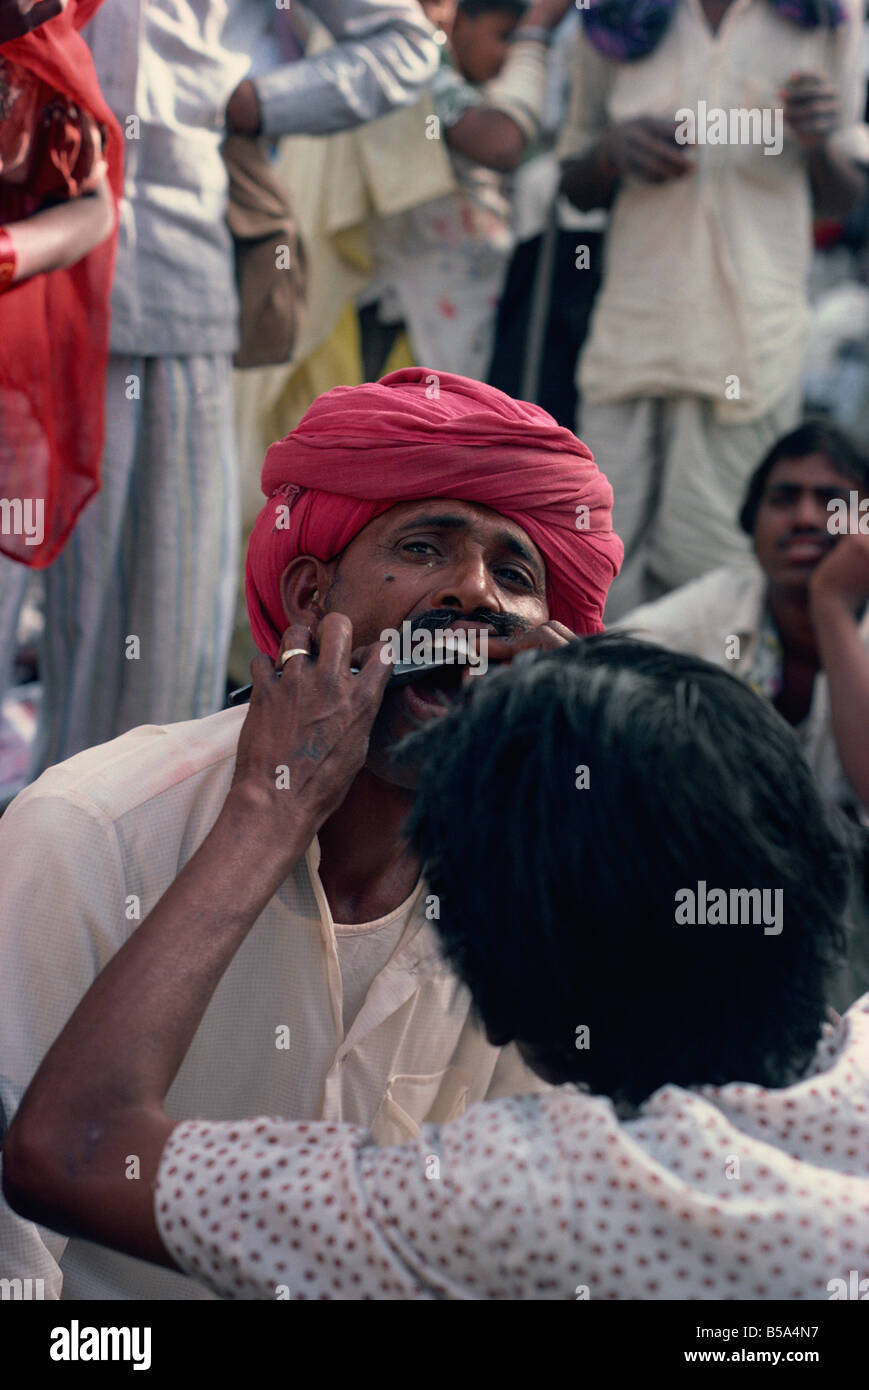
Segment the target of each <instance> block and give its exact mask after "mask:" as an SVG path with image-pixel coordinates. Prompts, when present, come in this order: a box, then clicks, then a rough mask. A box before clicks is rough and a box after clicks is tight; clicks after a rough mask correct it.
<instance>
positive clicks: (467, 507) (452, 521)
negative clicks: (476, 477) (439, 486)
mask: <svg viewBox="0 0 869 1390" xmlns="http://www.w3.org/2000/svg"><path fill="white" fill-rule="evenodd" d="M378 521H379V522H381V523H382V524H383V526H384V528H385V529H389V528H395V529H400V528H402V527H403V526H405V525H409V524H411V523H412V522H414V521H420V522H422V523H424V524H427V525H428V526H431V527H436V526H442V527H443V529H444V530H459V529H463V528H464V527H465V526H469V527H471V528H474V529H480V530H481V531H486V532H491V533H492V534H493V536H494V535H495V534H496V533H497V532H501V533H511V534H512V535H514V536H515V538H516V539H517V540H520V541H522V542H523V543H524V544H525V545H526V546H528V548H529V549H530V550H532V551H533V552H534V554H535V555H536V556H537V557H538V559H539V560H540V563H541V564H544V560H543V556H542V555H541V554H540V551H539V550H538V549H537V546H536V545H535V544H534V542H533V541H532V539H531V537H530V536H529V535H528V532H527V531H526V530H525V529H524V527H522V526H520V525H519V523H518V521H514V520H513V518H512V517H509V516H504V514H503V513H502V512H498V511H495V509H494V508H492V507H486V506H484V505H483V504H482V503H481V502H466V501H465V500H464V498H459V497H427V498H419V499H418V500H416V501H413V502H397V503H396V504H395V506H394V507H390V509H389V511H388V512H384V513H383V515H382V516H380V517H378ZM456 523H459V524H458V525H457V524H456Z"/></svg>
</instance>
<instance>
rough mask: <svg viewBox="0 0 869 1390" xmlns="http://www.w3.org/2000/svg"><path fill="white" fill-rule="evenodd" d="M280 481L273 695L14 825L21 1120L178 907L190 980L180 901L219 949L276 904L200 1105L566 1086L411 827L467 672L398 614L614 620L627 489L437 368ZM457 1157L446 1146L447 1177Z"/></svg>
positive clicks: (530, 630) (140, 1286)
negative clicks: (408, 656) (620, 493)
mask: <svg viewBox="0 0 869 1390" xmlns="http://www.w3.org/2000/svg"><path fill="white" fill-rule="evenodd" d="M263 485H264V490H265V491H266V493H267V496H268V501H267V503H266V506H265V508H264V509H263V512H262V514H261V516H260V518H259V520H258V522H257V524H256V527H255V529H254V532H253V535H252V538H251V542H250V549H249V553H248V562H247V563H248V568H247V585H248V604H249V610H250V616H251V626H252V628H253V632H254V636H255V638H256V641H257V644H258V645H259V647H260V650H261V652H262V655H260V656H257V657H255V658H254V661H253V663H252V667H251V669H252V673H253V678H254V683H253V694H252V697H251V702H250V706H249V708H247V709H244V708H231V709H227V710H223V711H221V712H220V713H218V714H214V715H210V716H208V717H206V718H204V719H197V720H193V721H191V722H190V723H186V724H175V725H168V726H165V727H159V728H158V727H153V726H148V727H145V728H141V729H134V730H132V731H131V732H130V733H127V734H124V735H123V736H122V737H121V738H119V739H115V740H114V741H113V742H112V743H109V744H104V745H102V746H101V747H98V748H94V749H89V750H87V751H86V752H84V753H80V754H78V755H77V756H76V757H74V758H71V759H69V760H68V761H67V762H66V763H63V764H60V765H59V766H58V767H55V768H51V769H49V771H47V772H46V773H44V774H43V776H42V777H41V778H40V779H39V780H38V781H37V782H36V783H34V785H33V786H32V787H30V788H28V789H27V790H26V791H24V792H23V793H22V794H21V795H20V796H19V797H18V798H17V799H16V800H15V802H14V803H13V804H12V806H11V808H10V809H9V811H8V812H7V814H6V815H5V816H4V817H3V820H2V823H0V881H2V882H3V884H4V892H3V900H2V905H0V980H2V981H4V982H8V984H4V985H3V986H0V989H2V990H3V991H4V993H2V994H0V1058H3V1059H4V1062H3V1064H2V1071H3V1072H4V1073H5V1075H0V1104H2V1107H3V1108H4V1109H5V1111H6V1113H7V1116H9V1117H10V1118H11V1115H12V1113H13V1111H14V1109H15V1107H16V1106H17V1103H18V1101H19V1100H20V1098H21V1095H22V1094H23V1091H24V1089H25V1088H26V1086H27V1085H28V1083H29V1081H30V1078H31V1076H32V1074H33V1072H34V1071H35V1069H36V1067H37V1065H38V1064H39V1062H40V1061H41V1059H42V1057H43V1055H44V1054H45V1052H46V1050H47V1049H48V1047H49V1046H50V1044H51V1042H52V1040H53V1039H54V1038H55V1037H56V1036H57V1034H58V1032H59V1030H60V1029H61V1028H62V1026H63V1025H64V1023H65V1022H66V1020H67V1018H68V1017H69V1015H70V1014H71V1013H72V1011H73V1009H74V1008H75V1006H76V1005H77V1003H78V1001H79V999H80V998H81V996H82V994H83V993H84V991H85V989H86V988H87V987H88V985H89V984H90V983H91V981H92V980H93V978H94V977H95V975H96V974H97V973H98V971H99V970H100V968H101V967H102V965H103V964H105V962H106V960H107V959H108V958H109V957H110V956H111V955H112V954H113V953H114V952H115V951H116V950H118V949H119V948H120V946H122V945H123V944H124V942H125V941H126V939H127V938H128V937H129V935H130V934H131V932H132V931H133V930H134V928H135V927H136V925H137V924H138V922H139V921H141V920H142V919H144V918H145V917H146V916H147V917H149V918H150V917H151V914H152V913H153V922H154V923H155V924H156V925H157V927H158V928H159V929H160V930H161V931H165V936H164V938H163V939H164V941H165V953H164V969H165V972H166V975H167V977H174V975H175V974H177V970H178V966H179V951H183V949H184V948H183V946H182V944H181V943H182V941H183V937H182V935H181V934H180V933H179V931H178V930H177V927H178V924H179V923H181V922H185V923H188V924H189V923H190V922H191V921H194V920H197V919H198V920H200V921H201V922H202V923H203V931H204V932H205V935H206V936H207V939H208V947H207V952H208V954H209V957H210V958H211V959H213V960H215V961H216V960H223V959H224V958H227V959H228V957H226V952H227V950H228V948H229V943H230V941H231V939H232V935H233V933H234V932H235V931H236V929H237V928H238V926H239V924H240V923H244V924H245V925H246V926H249V934H248V936H247V938H246V941H245V945H244V947H243V949H242V950H240V951H238V953H237V954H236V955H235V956H234V957H233V958H232V960H231V963H230V964H229V965H228V968H227V970H226V973H225V974H224V975H223V977H222V979H221V981H220V985H219V987H218V988H217V989H216V991H215V993H214V995H213V997H212V998H211V1001H210V1003H209V1004H208V1007H207V1008H206V1010H205V1014H204V1017H203V1018H202V1021H201V1023H200V1025H199V1027H198V1028H197V1030H196V1034H195V1037H194V1038H193V1041H192V1044H191V1047H190V1050H189V1051H188V1053H187V1055H186V1057H185V1060H184V1062H183V1063H182V1065H181V1067H180V1069H179V1070H178V1072H177V1075H176V1076H175V1080H174V1083H173V1085H172V1091H171V1095H170V1097H169V1108H170V1111H171V1113H172V1116H173V1118H174V1119H175V1120H179V1121H180V1120H183V1119H186V1118H190V1117H192V1116H197V1117H207V1118H211V1119H221V1118H226V1117H229V1116H237V1115H257V1114H283V1115H287V1116H290V1117H292V1118H295V1119H299V1120H307V1119H323V1120H334V1121H349V1122H351V1123H354V1124H358V1125H363V1126H365V1127H366V1129H368V1130H370V1132H371V1134H372V1135H373V1137H374V1140H375V1141H376V1142H377V1143H379V1144H391V1143H397V1142H402V1141H405V1140H408V1139H410V1138H412V1137H414V1136H416V1135H417V1134H418V1133H419V1131H420V1126H421V1125H422V1124H423V1123H425V1122H432V1123H436V1124H437V1123H441V1122H445V1121H447V1120H449V1119H451V1118H453V1117H455V1116H458V1115H460V1114H462V1113H463V1111H464V1110H465V1108H466V1107H467V1106H468V1105H469V1104H470V1103H471V1102H473V1101H475V1100H479V1099H483V1098H495V1097H498V1096H501V1095H507V1094H517V1093H521V1092H524V1091H531V1090H539V1089H543V1088H544V1084H545V1083H543V1082H542V1081H541V1080H540V1079H539V1078H538V1077H536V1076H535V1075H534V1073H532V1072H531V1071H530V1070H529V1069H528V1068H527V1067H526V1065H525V1063H524V1062H523V1060H522V1058H521V1057H520V1055H519V1054H518V1052H517V1051H516V1050H515V1048H514V1047H513V1046H512V1045H510V1046H507V1047H499V1046H498V1045H497V1043H498V1040H497V1039H494V1040H490V1039H489V1038H487V1036H486V1034H485V1033H484V1031H483V1030H482V1029H481V1028H480V1027H479V1026H478V1024H477V1022H476V1020H475V1018H474V1017H472V1011H471V1000H470V995H469V994H468V992H467V990H466V989H465V988H464V987H463V986H461V985H460V984H459V983H458V981H457V980H456V978H455V976H454V975H453V974H452V972H451V970H450V969H449V967H448V966H447V965H446V963H445V962H444V960H443V958H442V956H441V953H440V949H439V945H438V939H437V936H436V934H435V929H434V926H433V923H434V922H436V921H437V920H438V919H439V917H440V903H439V900H438V898H437V896H436V895H434V894H432V893H430V892H429V891H428V889H427V887H426V885H425V883H424V882H423V881H422V880H421V878H420V873H419V862H418V859H417V856H416V854H415V852H414V850H413V849H412V848H411V846H410V845H409V844H408V843H407V841H406V840H405V838H404V836H403V826H404V822H405V819H406V817H407V814H408V811H409V810H410V806H411V800H412V796H411V792H410V791H409V789H408V788H409V787H410V786H411V784H412V780H413V769H412V768H409V767H408V766H407V765H406V763H402V762H401V761H400V760H399V759H397V758H396V756H395V749H396V746H397V744H399V742H400V740H401V739H402V737H403V735H404V734H405V733H407V732H409V731H411V730H413V729H414V728H416V727H419V726H420V725H421V724H422V723H424V722H426V721H427V720H429V719H434V718H438V717H439V716H441V715H442V714H443V712H444V711H445V710H447V709H448V708H449V707H450V702H451V700H452V699H453V697H454V695H455V692H456V690H457V689H458V687H459V684H460V682H461V679H463V677H464V675H465V674H466V670H463V669H462V668H461V667H460V666H449V665H444V666H442V667H439V668H437V669H435V670H433V671H428V672H427V673H426V676H425V678H424V679H423V680H421V681H418V680H414V681H412V682H410V683H406V684H397V683H396V682H395V681H394V679H392V666H391V664H390V663H389V661H387V660H385V659H384V658H385V650H386V649H385V645H384V634H385V633H386V632H388V631H397V630H398V629H400V628H402V626H403V624H405V623H407V624H409V625H410V628H411V629H412V630H413V631H414V632H415V633H427V632H428V633H432V632H437V631H439V630H440V629H441V628H443V627H444V625H445V624H449V625H450V627H451V628H452V629H453V630H455V631H457V632H464V633H465V634H466V635H470V634H472V633H473V634H475V635H476V636H477V638H478V639H480V640H481V641H482V637H483V635H485V638H486V640H487V644H488V661H489V663H499V662H506V661H510V660H511V659H512V658H513V657H514V656H515V655H516V654H517V653H519V652H521V651H522V650H523V649H525V648H529V647H541V646H542V647H548V648H552V647H557V646H563V645H564V644H566V643H567V642H569V641H570V640H572V638H573V637H574V635H575V634H576V633H580V634H585V633H592V632H598V631H599V630H600V629H601V626H602V624H601V614H602V612H603V608H604V603H605V600H606V592H607V587H608V585H609V582H610V580H611V579H612V577H613V575H614V574H615V573H616V571H617V570H618V566H619V563H620V561H621V553H622V548H621V542H620V541H619V540H618V538H617V537H616V536H615V535H614V534H613V532H612V528H611V524H610V509H611V504H612V493H611V490H610V487H609V484H608V483H607V481H606V479H605V478H604V477H603V476H602V474H600V473H599V472H598V470H597V468H596V466H595V463H594V460H593V459H592V456H591V454H590V453H589V451H588V450H587V449H586V448H585V446H584V445H583V444H581V443H580V442H579V440H577V439H576V438H575V437H574V436H573V435H572V434H571V433H570V432H569V431H567V430H565V429H562V428H560V427H559V426H558V425H557V424H556V423H555V421H553V420H552V419H551V418H550V417H549V416H548V415H547V414H546V413H545V412H544V411H542V410H540V409H538V408H537V407H536V406H533V405H528V404H526V403H523V402H519V401H513V400H511V399H510V398H509V397H507V396H505V395H503V394H502V393H501V392H500V391H497V390H494V389H493V388H492V387H489V386H484V385H482V384H480V383H479V382H476V381H470V380H466V379H465V378H463V377H457V376H448V375H446V374H439V375H435V374H434V373H431V372H425V371H423V370H421V369H410V370H406V371H402V372H396V373H393V374H392V375H391V376H387V377H385V378H384V379H383V380H382V381H380V382H378V383H373V384H367V385H363V386H359V387H352V388H351V387H338V388H336V389H335V390H333V391H329V392H327V393H326V394H325V395H324V396H321V397H320V398H319V399H318V400H317V401H315V402H314V404H313V405H312V406H311V408H310V410H309V411H308V412H307V414H306V415H305V417H304V418H303V420H302V421H301V423H300V424H299V426H298V428H297V429H295V430H293V431H292V433H291V434H290V435H289V436H288V437H287V438H286V439H285V440H282V441H281V442H280V443H278V444H275V445H273V446H272V448H271V449H270V450H269V453H268V456H267V458H266V464H265V468H264V472H263ZM146 656H147V654H146V653H145V652H144V651H143V653H142V659H145V658H146ZM354 667H356V668H358V669H357V671H356V672H354V670H353V668H354ZM482 678H483V679H486V677H485V676H483V677H482ZM468 776H469V777H471V778H472V777H473V776H474V769H473V767H472V766H471V767H469V768H468ZM565 776H566V777H571V778H572V777H573V768H570V767H567V768H565ZM461 851H462V846H461V845H459V846H457V847H456V854H457V856H458V857H460V856H461ZM473 867H474V866H473V864H470V865H469V866H468V868H469V871H471V872H472V871H473ZM232 950H234V946H233V947H232ZM231 954H232V952H231V951H230V955H231ZM118 1007H119V1008H120V1007H122V1002H121V1001H118ZM137 1045H141V1046H142V1047H145V1048H156V1049H160V1048H162V1046H163V1043H162V1041H161V1039H160V1038H159V1037H156V1036H155V1037H151V1036H148V1037H144V1036H143V1037H142V1038H141V1039H140V1040H139V1042H138V1043H137ZM431 1159H432V1156H431V1155H425V1154H423V1153H422V1151H421V1153H420V1162H421V1163H422V1164H423V1165H424V1169H425V1173H426V1177H429V1178H431V1180H432V1181H437V1180H439V1179H440V1173H439V1170H438V1167H437V1162H436V1161H435V1162H433V1163H432V1162H431V1161H430V1160H431ZM435 1159H436V1156H435ZM444 1176H445V1178H446V1176H447V1175H446V1174H445V1175H444ZM348 1200H355V1198H350V1197H348ZM216 1219H217V1220H218V1221H219V1220H220V1216H219V1213H218V1215H217V1216H216ZM4 1249H7V1250H10V1249H11V1250H14V1251H15V1255H16V1263H15V1273H16V1275H17V1276H18V1277H38V1278H43V1279H45V1281H46V1288H47V1289H48V1290H49V1295H48V1296H50V1295H54V1296H56V1294H57V1292H58V1291H59V1289H60V1283H61V1271H62V1274H63V1279H64V1281H65V1293H66V1296H67V1297H70V1298H76V1297H86V1298H106V1297H112V1298H137V1299H139V1298H173V1299H174V1298H205V1297H209V1294H208V1292H207V1290H206V1287H205V1285H203V1284H199V1283H197V1282H196V1280H194V1279H188V1278H185V1277H182V1276H180V1275H179V1274H177V1273H174V1272H172V1271H168V1270H166V1269H158V1268H156V1267H153V1266H149V1265H147V1264H145V1263H144V1262H142V1261H140V1260H137V1259H133V1258H131V1257H128V1256H120V1255H118V1254H116V1253H112V1252H110V1251H107V1250H104V1249H101V1248H99V1247H97V1246H94V1245H89V1244H86V1243H84V1242H80V1241H77V1240H75V1239H73V1240H72V1241H70V1243H69V1245H68V1247H67V1249H66V1252H65V1253H64V1254H63V1256H62V1262H61V1265H60V1267H59V1266H58V1263H57V1261H58V1259H60V1256H59V1254H58V1243H57V1238H56V1237H49V1238H48V1241H45V1240H43V1234H42V1232H41V1230H40V1229H39V1228H38V1227H36V1226H35V1225H32V1224H30V1223H27V1222H25V1221H23V1220H22V1219H21V1218H19V1217H17V1216H15V1215H14V1213H13V1212H12V1211H11V1209H10V1208H8V1207H0V1265H2V1251H3V1250H4ZM201 1258H202V1260H203V1261H205V1262H206V1264H204V1265H203V1273H204V1274H206V1273H208V1271H209V1268H210V1267H209V1266H208V1263H207V1262H208V1261H209V1260H210V1259H211V1255H210V1254H209V1251H208V1250H207V1249H205V1248H203V1251H202V1256H201ZM6 1272H7V1271H5V1270H3V1269H2V1268H0V1274H2V1273H6ZM383 1282H384V1287H383V1290H382V1292H383V1293H384V1294H385V1295H386V1296H388V1295H389V1287H388V1285H389V1281H388V1280H384V1281H383ZM350 1293H351V1295H352V1290H350ZM278 1296H279V1295H278Z"/></svg>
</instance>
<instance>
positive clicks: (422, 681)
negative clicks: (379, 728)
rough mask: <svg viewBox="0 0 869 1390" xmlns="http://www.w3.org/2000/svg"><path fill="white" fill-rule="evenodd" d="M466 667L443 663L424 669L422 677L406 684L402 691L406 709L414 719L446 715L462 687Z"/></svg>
mask: <svg viewBox="0 0 869 1390" xmlns="http://www.w3.org/2000/svg"><path fill="white" fill-rule="evenodd" d="M467 670H468V667H467V666H466V665H457V664H455V663H451V662H444V663H442V664H440V665H437V666H431V667H429V668H428V669H426V671H425V674H424V675H420V676H419V677H418V678H417V679H416V680H414V681H410V682H408V684H407V685H406V686H405V687H404V690H403V691H402V698H403V700H404V703H405V705H406V707H407V709H408V710H409V711H410V713H411V714H412V715H413V716H414V718H415V719H431V718H432V717H433V716H434V715H438V714H446V712H447V710H448V709H449V708H450V705H451V704H452V703H453V701H454V700H455V698H456V696H457V695H458V693H459V690H460V689H461V686H462V681H463V679H464V676H465V672H466V671H467Z"/></svg>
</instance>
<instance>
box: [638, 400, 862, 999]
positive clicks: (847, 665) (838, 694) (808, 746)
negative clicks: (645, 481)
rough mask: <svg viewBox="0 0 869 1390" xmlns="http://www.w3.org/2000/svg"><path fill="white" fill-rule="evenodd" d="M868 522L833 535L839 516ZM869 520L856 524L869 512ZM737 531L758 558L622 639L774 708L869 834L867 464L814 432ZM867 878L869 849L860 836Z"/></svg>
mask: <svg viewBox="0 0 869 1390" xmlns="http://www.w3.org/2000/svg"><path fill="white" fill-rule="evenodd" d="M852 496H853V498H854V499H855V501H856V507H855V508H854V509H853V512H854V514H856V515H857V516H861V515H863V516H865V517H866V521H865V524H864V533H861V532H860V531H859V530H857V531H855V532H852V533H851V534H842V535H841V536H840V535H839V534H838V532H837V530H836V529H835V527H833V528H831V526H830V522H831V520H832V519H833V509H831V504H835V502H836V500H837V499H840V500H841V502H842V503H844V504H845V507H846V509H847V510H848V513H849V515H850V514H851V512H852V509H851V498H852ZM861 503H862V504H863V506H864V512H863V513H860V512H859V506H860V504H861ZM739 524H740V526H741V528H742V530H743V532H744V533H745V535H746V536H747V537H748V538H749V539H750V542H751V545H752V548H753V551H754V556H753V557H748V556H747V557H745V559H744V560H743V561H742V562H741V563H739V564H735V565H725V566H722V567H721V568H719V569H715V570H712V571H711V572H710V573H709V574H705V575H704V576H703V577H702V578H701V579H695V580H694V581H692V582H691V583H690V584H686V585H684V586H683V587H682V588H680V589H676V590H675V591H674V592H673V593H670V594H667V596H666V597H665V598H661V599H659V600H658V601H657V602H655V603H650V604H645V605H643V606H642V607H640V608H637V609H635V610H634V611H633V612H632V613H629V614H628V615H627V617H625V618H624V619H623V620H622V621H621V622H620V623H618V624H616V626H617V627H623V628H625V629H628V630H630V631H631V632H635V633H636V634H637V635H639V636H643V637H647V638H650V639H651V640H652V641H655V642H660V643H661V644H662V645H663V646H667V647H670V648H672V649H674V650H678V651H682V652H689V653H691V654H692V655H694V656H702V657H705V658H706V660H707V661H713V662H715V663H716V664H717V665H719V666H723V667H724V668H725V669H727V670H729V671H731V672H732V674H734V675H736V676H738V677H740V679H742V680H744V681H745V682H746V683H747V684H749V685H750V686H751V687H752V689H754V690H756V691H757V693H758V694H759V695H763V696H764V697H765V698H766V699H768V700H769V701H770V702H771V703H772V705H773V706H774V708H775V709H776V710H777V711H778V713H779V714H780V715H781V716H782V718H783V719H785V720H786V721H787V723H788V724H790V725H791V726H792V728H793V729H794V732H795V733H796V735H797V737H798V739H799V743H800V747H801V750H802V753H803V756H804V757H805V759H806V762H807V763H808V766H809V768H810V770H811V772H812V773H813V775H814V778H815V782H816V784H817V787H818V790H819V791H820V793H821V796H822V797H823V798H824V800H825V801H826V802H827V803H828V804H829V805H831V806H835V807H837V808H838V809H839V810H840V811H841V812H843V813H844V815H845V816H846V817H847V818H848V819H849V820H850V821H851V822H856V823H857V824H858V825H860V826H863V827H867V828H869V741H867V737H866V731H867V729H869V609H867V602H869V460H867V458H866V455H865V453H863V452H862V451H861V450H859V449H858V448H857V447H856V446H855V445H854V444H853V442H852V441H851V440H850V439H849V438H848V437H847V435H845V434H844V433H843V432H842V431H841V430H839V429H837V428H836V426H834V425H831V424H828V423H827V422H825V421H806V422H804V423H803V424H802V425H800V426H799V427H798V428H797V429H795V430H793V431H791V432H790V433H789V434H787V435H785V436H784V437H783V438H781V439H779V440H777V441H776V442H775V444H774V445H773V447H772V448H771V449H770V450H769V451H768V453H767V454H766V455H765V457H764V458H763V459H762V460H761V462H760V463H759V464H758V465H757V467H756V468H755V470H754V472H753V473H752V474H751V477H750V478H749V481H748V485H747V488H746V493H745V498H744V500H743V503H742V508H741V510H740V513H739ZM857 838H858V840H861V841H862V846H863V852H864V853H865V855H866V865H865V866H864V867H869V836H866V835H865V834H863V835H862V836H861V835H860V834H859V833H858V837H857ZM867 889H869V877H866V876H865V875H864V881H863V882H862V883H858V884H855V887H854V892H853V893H852V903H851V908H850V912H849V951H848V961H847V966H846V969H845V972H844V973H843V974H840V977H839V979H838V981H837V985H836V992H835V995H834V996H831V998H832V1001H833V1003H834V1004H835V1005H836V1007H837V1008H839V1009H842V1008H847V1007H848V1005H849V1004H851V1003H852V1002H853V1000H854V999H856V998H857V996H858V995H860V994H862V993H864V992H865V991H866V990H867V989H869V893H867Z"/></svg>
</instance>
